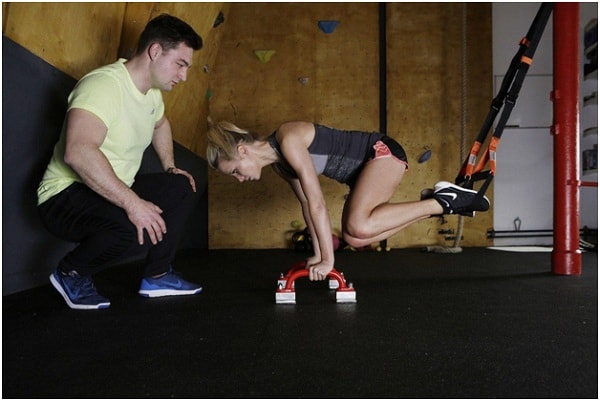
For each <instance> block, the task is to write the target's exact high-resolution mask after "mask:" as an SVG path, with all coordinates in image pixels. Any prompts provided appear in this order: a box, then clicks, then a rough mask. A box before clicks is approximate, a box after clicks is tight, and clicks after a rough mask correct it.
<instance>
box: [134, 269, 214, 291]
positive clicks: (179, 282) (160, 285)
mask: <svg viewBox="0 0 600 401" xmlns="http://www.w3.org/2000/svg"><path fill="white" fill-rule="evenodd" d="M200 292H202V287H201V286H199V285H198V284H194V283H190V282H189V281H186V280H184V279H183V278H182V277H181V276H180V274H179V273H177V272H176V271H174V270H173V268H172V267H171V268H169V271H168V272H167V273H165V274H164V275H162V276H160V277H158V278H152V277H144V278H143V279H142V285H141V286H140V290H139V291H138V293H139V294H140V295H141V296H143V297H147V298H155V297H166V296H171V295H194V294H199V293H200Z"/></svg>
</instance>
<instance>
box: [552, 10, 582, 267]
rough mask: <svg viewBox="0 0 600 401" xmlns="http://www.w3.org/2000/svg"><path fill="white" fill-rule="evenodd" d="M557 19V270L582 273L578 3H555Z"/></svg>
mask: <svg viewBox="0 0 600 401" xmlns="http://www.w3.org/2000/svg"><path fill="white" fill-rule="evenodd" d="M553 22H554V24H553V25H554V34H553V41H554V47H553V51H554V63H553V65H554V73H553V76H554V93H553V99H554V126H553V133H554V249H553V251H552V272H553V273H554V274H563V275H578V274H581V250H580V249H579V213H580V212H579V185H580V180H579V69H580V65H579V3H556V4H555V5H554V10H553Z"/></svg>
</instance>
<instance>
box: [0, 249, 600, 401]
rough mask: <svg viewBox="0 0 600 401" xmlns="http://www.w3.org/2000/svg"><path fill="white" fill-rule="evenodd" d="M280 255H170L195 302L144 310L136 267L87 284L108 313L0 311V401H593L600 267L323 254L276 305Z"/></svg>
mask: <svg viewBox="0 0 600 401" xmlns="http://www.w3.org/2000/svg"><path fill="white" fill-rule="evenodd" d="M303 257H304V255H302V254H299V253H295V252H294V251H291V250H213V251H203V252H184V253H181V254H180V255H179V256H178V258H177V261H176V264H175V268H176V269H177V270H179V271H181V272H182V273H184V275H185V277H186V278H188V279H190V280H194V281H197V282H200V283H201V284H202V285H203V286H204V292H203V293H202V294H201V295H199V296H192V297H175V298H162V299H144V298H141V297H140V296H138V295H137V293H136V291H137V287H138V284H139V275H140V273H141V268H142V266H141V264H130V265H126V266H122V267H119V268H113V269H110V270H108V271H106V272H104V273H102V274H101V275H99V276H98V277H97V279H96V283H97V287H98V289H99V291H100V292H101V293H102V294H103V295H105V296H107V297H109V298H110V299H111V302H112V306H111V308H110V309H107V310H100V311H74V310H70V309H69V308H68V307H67V306H66V304H65V303H64V302H63V300H62V298H60V296H59V295H58V294H57V293H56V292H55V290H54V289H53V288H52V287H51V286H50V284H48V285H47V286H44V287H40V288H36V289H32V290H28V291H24V292H21V293H18V294H13V295H9V296H4V297H3V305H2V313H3V316H2V321H3V326H2V337H3V356H2V358H3V359H2V365H3V366H2V368H3V369H2V382H3V388H2V396H3V398H105V397H109V398H594V399H597V398H598V274H597V273H598V272H597V269H598V257H597V254H596V253H584V254H583V263H584V266H583V274H582V275H580V276H556V275H553V274H552V273H551V272H550V271H551V262H550V261H551V254H550V253H517V252H501V251H496V250H490V249H484V248H465V249H464V252H462V253H460V254H430V253H423V252H421V251H420V250H418V249H403V250H392V251H390V252H382V253H378V252H369V253H357V252H352V251H350V250H344V251H341V252H339V253H338V254H337V264H336V268H337V269H338V270H340V271H342V272H344V273H345V276H346V278H347V280H348V281H351V282H353V283H354V286H355V288H356V294H357V301H358V302H357V303H356V304H337V303H336V302H335V291H331V290H329V289H328V288H327V283H326V282H319V283H311V282H309V281H308V280H307V279H300V280H298V281H297V282H296V304H295V305H278V304H276V303H275V290H276V284H277V279H278V278H279V273H280V272H286V271H287V270H288V268H289V267H290V266H291V265H292V264H293V263H294V262H297V261H299V260H301V259H302V258H303Z"/></svg>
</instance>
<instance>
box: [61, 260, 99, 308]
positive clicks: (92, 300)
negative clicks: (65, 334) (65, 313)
mask: <svg viewBox="0 0 600 401" xmlns="http://www.w3.org/2000/svg"><path fill="white" fill-rule="evenodd" d="M50 282H51V283H52V285H53V286H54V288H56V291H58V292H59V293H60V295H62V297H63V298H64V299H65V301H66V302H67V305H69V307H70V308H71V309H106V308H108V307H109V306H110V301H109V300H108V298H105V297H103V296H102V295H100V294H98V292H97V291H96V287H95V286H94V282H93V281H92V279H91V277H89V276H86V277H82V276H80V275H79V273H77V272H76V271H71V272H69V273H63V272H62V271H60V270H59V269H56V271H55V272H54V273H52V274H51V275H50Z"/></svg>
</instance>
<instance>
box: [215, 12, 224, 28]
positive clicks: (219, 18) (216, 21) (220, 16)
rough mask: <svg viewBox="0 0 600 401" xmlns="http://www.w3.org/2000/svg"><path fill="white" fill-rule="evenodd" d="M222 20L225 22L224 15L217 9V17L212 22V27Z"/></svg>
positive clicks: (219, 23)
mask: <svg viewBox="0 0 600 401" xmlns="http://www.w3.org/2000/svg"><path fill="white" fill-rule="evenodd" d="M223 22H225V15H223V11H219V15H217V18H216V19H215V23H214V24H213V28H216V27H218V26H219V25H221V24H222V23H223Z"/></svg>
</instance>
